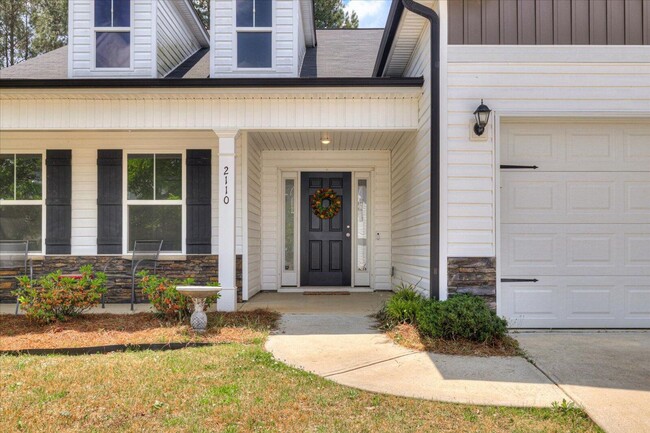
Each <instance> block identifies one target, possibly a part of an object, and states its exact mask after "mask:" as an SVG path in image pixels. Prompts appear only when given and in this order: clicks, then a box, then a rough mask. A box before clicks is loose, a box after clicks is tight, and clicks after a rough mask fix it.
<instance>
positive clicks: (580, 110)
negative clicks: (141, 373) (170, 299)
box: [0, 0, 650, 328]
mask: <svg viewBox="0 0 650 433" xmlns="http://www.w3.org/2000/svg"><path fill="white" fill-rule="evenodd" d="M210 6H211V7H210V23H202V22H201V20H200V18H199V17H198V15H197V14H196V13H195V11H194V10H193V8H192V6H191V3H190V2H189V1H188V0H169V1H155V0H70V2H69V44H68V45H67V46H66V47H63V48H60V49H58V50H55V51H52V52H50V53H46V54H43V55H41V56H39V57H36V58H34V59H31V60H28V61H25V62H23V63H21V64H18V65H15V66H13V67H10V68H7V69H3V70H0V128H1V129H0V154H1V156H0V176H2V178H1V179H0V183H1V184H2V187H1V188H0V194H1V196H0V239H4V240H8V239H26V240H29V241H30V249H31V251H32V255H33V259H34V263H35V267H36V270H37V272H46V271H49V270H52V269H59V268H62V269H66V270H73V269H75V268H76V267H78V266H79V265H80V264H84V263H93V264H95V265H96V266H98V267H101V266H103V264H104V263H106V262H107V261H108V260H109V259H111V260H112V263H113V265H111V266H118V268H119V269H122V270H123V271H124V272H125V273H127V274H128V270H127V268H128V266H129V265H128V262H127V260H126V259H128V257H129V254H130V252H131V251H132V249H133V245H134V242H135V241H136V240H142V239H156V240H158V239H159V240H162V241H163V244H162V252H161V257H160V264H159V272H161V273H163V274H165V275H169V276H173V277H184V276H194V277H195V278H196V280H197V281H199V282H201V281H206V280H209V279H216V278H218V279H219V281H220V282H221V284H222V285H223V286H224V287H226V288H231V289H233V290H234V291H233V296H226V297H225V298H224V299H222V300H220V308H224V309H229V310H233V309H235V308H236V302H237V301H240V302H245V301H247V300H248V299H250V298H251V297H252V296H254V295H255V294H256V293H258V292H259V291H305V290H329V289H334V290H342V289H344V290H351V291H352V290H357V291H370V290H391V289H392V288H393V287H394V286H395V285H397V284H400V283H402V282H404V283H409V284H414V285H416V286H417V288H418V290H420V291H421V292H422V294H424V295H425V296H427V297H433V298H438V299H445V298H447V297H448V296H451V295H453V294H456V293H473V294H476V295H479V296H483V297H485V298H486V300H488V301H489V302H491V303H492V304H493V305H494V306H495V308H496V309H497V312H498V313H499V314H500V315H503V316H505V317H507V318H508V319H509V321H510V324H511V326H513V327H520V328H531V327H533V328H547V327H560V328H590V327H598V328H647V327H650V5H648V2H647V1H644V0H626V1H625V2H623V1H621V2H618V1H601V0H584V1H581V2H571V1H563V0H556V1H548V2H535V1H533V0H520V1H517V2H514V1H507V0H501V1H499V0H449V1H442V0H441V1H414V0H394V1H393V3H392V7H391V11H390V15H389V17H388V22H387V24H386V28H385V29H359V30H317V29H315V27H314V19H313V4H312V1H311V0H212V2H211V5H210ZM27 186H29V187H27ZM129 292H130V281H129V283H128V284H121V283H119V281H118V282H117V283H115V284H114V285H113V287H111V289H110V292H109V301H114V302H121V301H125V300H127V301H128V299H129V296H130V294H129ZM2 293H3V295H2V297H3V299H5V300H11V297H10V296H9V295H8V292H7V291H3V292H2ZM234 293H238V295H237V296H235V295H234ZM137 297H138V298H140V296H139V295H138V296H137Z"/></svg>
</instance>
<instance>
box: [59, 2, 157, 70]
mask: <svg viewBox="0 0 650 433" xmlns="http://www.w3.org/2000/svg"><path fill="white" fill-rule="evenodd" d="M131 7H132V8H133V11H132V14H131V17H132V22H131V25H132V27H131V28H132V31H131V45H132V50H131V54H132V59H131V66H132V69H131V70H128V71H124V70H110V69H104V70H95V60H94V58H93V56H94V52H95V48H94V43H95V35H94V27H95V23H94V22H93V15H94V1H93V0H70V2H69V8H70V9H69V11H68V17H69V20H68V22H69V29H68V34H69V35H70V36H69V39H70V41H69V44H68V77H69V78H151V77H152V76H153V73H152V71H153V70H154V64H155V59H154V57H155V56H154V52H155V47H154V43H155V42H154V37H153V35H154V33H155V32H154V27H155V25H154V18H153V16H154V7H153V3H152V0H132V3H131Z"/></svg>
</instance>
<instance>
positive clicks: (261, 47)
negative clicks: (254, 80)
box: [236, 0, 273, 68]
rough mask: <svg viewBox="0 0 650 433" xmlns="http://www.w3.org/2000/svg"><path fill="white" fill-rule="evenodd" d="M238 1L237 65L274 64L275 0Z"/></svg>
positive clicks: (247, 66) (245, 66)
mask: <svg viewBox="0 0 650 433" xmlns="http://www.w3.org/2000/svg"><path fill="white" fill-rule="evenodd" d="M236 1H237V18H236V20H237V67H238V68H271V67H272V66H273V61H272V51H273V42H272V40H273V0H236Z"/></svg>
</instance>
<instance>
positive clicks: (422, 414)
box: [0, 338, 601, 433]
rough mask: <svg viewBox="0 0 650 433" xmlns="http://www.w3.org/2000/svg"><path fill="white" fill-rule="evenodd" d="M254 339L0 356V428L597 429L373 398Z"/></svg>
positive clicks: (562, 416)
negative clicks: (167, 348) (279, 358)
mask: <svg viewBox="0 0 650 433" xmlns="http://www.w3.org/2000/svg"><path fill="white" fill-rule="evenodd" d="M262 339H263V338H258V339H257V341H256V342H254V343H252V344H240V343H232V344H222V345H218V346H213V347H206V348H193V349H183V350H178V351H171V352H149V351H147V352H129V353H114V354H109V355H88V356H47V357H38V356H20V357H13V356H2V357H0V394H1V398H0V431H2V432H13V431H29V432H36V431H51V432H68V431H91V432H94V431H96V432H119V431H140V432H158V431H173V432H175V431H178V432H180V431H183V432H185V431H189V432H208V431H218V432H274V431H280V432H301V433H302V432H522V433H523V432H526V433H528V432H581V433H582V432H600V431H601V430H600V429H599V428H598V427H596V426H595V425H594V424H593V423H592V422H591V421H590V420H589V419H588V418H587V417H586V416H585V415H584V413H582V412H581V411H579V410H575V409H572V408H568V409H567V408H565V409H564V410H562V409H513V408H499V407H480V406H465V405H457V404H447V403H437V402H430V401H423V400H414V399H407V398H400V397H392V396H385V395H377V394H372V393H369V392H363V391H358V390H355V389H352V388H348V387H345V386H341V385H337V384H335V383H333V382H330V381H328V380H325V379H322V378H320V377H317V376H315V375H312V374H309V373H305V372H303V371H300V370H297V369H294V368H290V367H287V366H286V365H284V364H282V363H279V362H276V361H275V360H274V359H273V358H272V356H271V355H270V354H269V353H268V352H266V351H264V349H263V346H262V341H261V340H262Z"/></svg>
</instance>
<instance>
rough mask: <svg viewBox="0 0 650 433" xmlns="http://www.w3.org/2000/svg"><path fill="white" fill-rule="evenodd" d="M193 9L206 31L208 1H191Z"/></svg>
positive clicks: (208, 20)
mask: <svg viewBox="0 0 650 433" xmlns="http://www.w3.org/2000/svg"><path fill="white" fill-rule="evenodd" d="M192 3H193V4H194V9H196V12H198V14H199V17H200V18H201V21H203V25H204V26H205V28H206V29H208V30H209V29H210V0H192Z"/></svg>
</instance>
